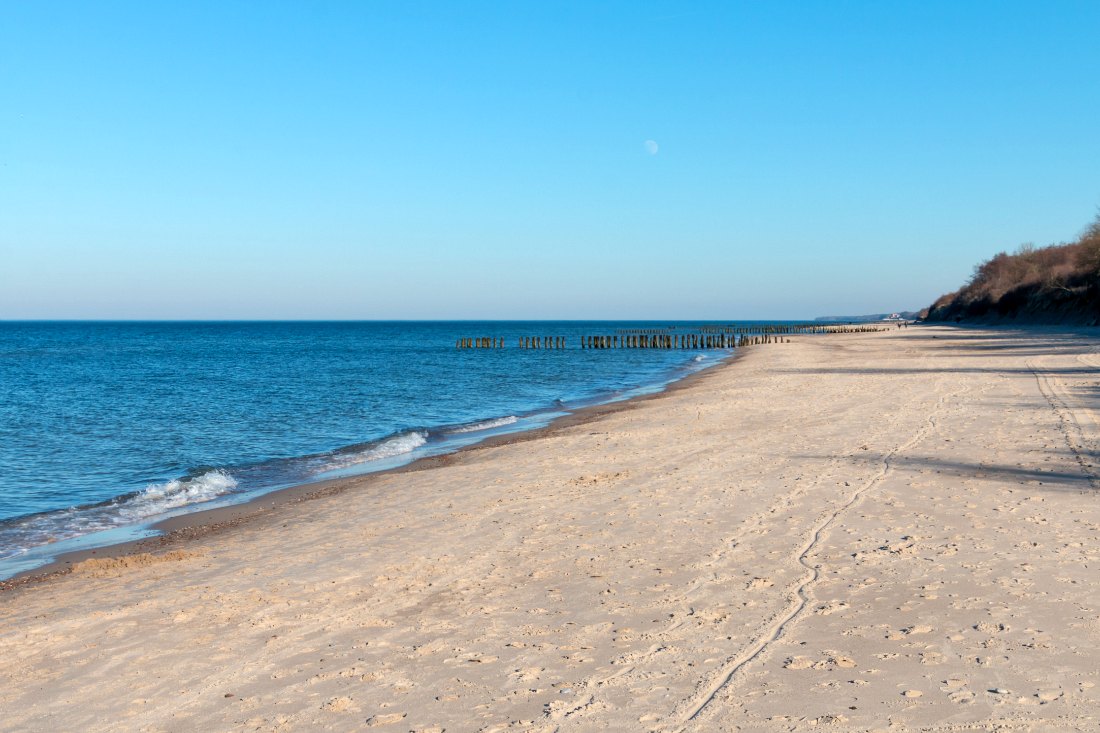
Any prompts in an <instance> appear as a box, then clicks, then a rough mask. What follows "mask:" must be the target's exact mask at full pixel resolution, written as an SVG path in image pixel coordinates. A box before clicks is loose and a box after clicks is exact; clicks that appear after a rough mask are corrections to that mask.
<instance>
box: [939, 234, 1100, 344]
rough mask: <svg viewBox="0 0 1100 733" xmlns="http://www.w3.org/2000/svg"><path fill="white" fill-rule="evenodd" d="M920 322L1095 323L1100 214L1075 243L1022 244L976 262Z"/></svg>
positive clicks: (1099, 300)
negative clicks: (959, 285) (967, 278)
mask: <svg viewBox="0 0 1100 733" xmlns="http://www.w3.org/2000/svg"><path fill="white" fill-rule="evenodd" d="M925 320H927V321H948V322H950V321H954V322H964V321H965V322H975V323H998V322H1006V321H1015V322H1021V323H1051V324H1063V323H1064V324H1078V325H1088V326H1095V325H1100V216H1097V218H1096V219H1095V220H1094V221H1093V222H1092V224H1090V225H1089V226H1088V228H1087V229H1085V231H1084V233H1083V234H1082V235H1081V237H1080V238H1079V239H1078V240H1077V241H1075V242H1071V243H1068V244H1055V245H1050V246H1048V247H1038V248H1037V247H1034V246H1031V245H1024V246H1022V247H1020V248H1019V249H1017V250H1016V252H1014V253H1012V254H1007V253H1005V252H1001V253H999V254H997V255H995V256H994V257H992V258H990V259H989V260H987V261H985V262H983V263H981V264H980V265H978V266H977V267H975V268H974V274H973V276H971V278H970V281H969V282H968V283H967V284H966V285H964V286H963V287H962V288H961V289H959V290H957V291H955V292H953V293H948V294H946V295H943V296H940V298H939V299H938V300H936V302H935V303H933V304H932V305H931V306H930V307H929V309H928V315H927V317H926V319H925Z"/></svg>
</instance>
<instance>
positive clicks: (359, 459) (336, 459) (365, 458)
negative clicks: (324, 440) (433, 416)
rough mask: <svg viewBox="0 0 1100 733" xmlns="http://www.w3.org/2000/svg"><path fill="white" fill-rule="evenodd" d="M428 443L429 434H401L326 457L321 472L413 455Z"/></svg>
mask: <svg viewBox="0 0 1100 733" xmlns="http://www.w3.org/2000/svg"><path fill="white" fill-rule="evenodd" d="M427 442H428V434H427V433H426V432H424V431H421V430H414V431H412V432H408V433H401V434H400V435H395V436H393V437H392V438H387V439H386V440H383V441H382V442H380V443H376V444H374V445H372V446H370V447H369V448H365V449H363V450H356V451H347V452H342V453H337V454H334V455H330V456H326V460H325V461H324V463H323V464H322V466H321V472H322V473H323V472H325V471H335V470H338V469H341V468H348V467H350V466H356V465H359V464H360V463H367V462H369V461H378V460H381V459H383V458H393V457H395V456H400V455H404V454H406V453H412V452H413V451H414V450H416V449H417V448H419V447H420V446H422V445H424V444H425V443H427Z"/></svg>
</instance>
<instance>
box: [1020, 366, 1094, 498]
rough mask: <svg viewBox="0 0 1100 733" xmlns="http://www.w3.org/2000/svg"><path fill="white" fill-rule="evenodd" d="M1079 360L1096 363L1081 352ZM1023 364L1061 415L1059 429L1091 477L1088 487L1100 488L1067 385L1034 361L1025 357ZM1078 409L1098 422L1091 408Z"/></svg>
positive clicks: (1051, 405)
mask: <svg viewBox="0 0 1100 733" xmlns="http://www.w3.org/2000/svg"><path fill="white" fill-rule="evenodd" d="M1077 360H1078V361H1079V362H1081V363H1083V364H1086V365H1088V366H1092V367H1095V366H1096V365H1095V364H1092V363H1091V362H1089V361H1088V360H1087V359H1084V358H1083V356H1078V357H1077ZM1024 364H1025V365H1026V366H1027V368H1028V369H1030V370H1031V373H1032V375H1034V377H1035V385H1036V386H1037V387H1038V388H1039V393H1040V394H1042V395H1043V398H1044V399H1045V400H1046V401H1047V404H1048V405H1050V409H1051V410H1053V411H1054V414H1055V416H1056V417H1057V418H1058V429H1059V430H1060V431H1061V433H1062V437H1063V438H1064V439H1065V441H1066V447H1067V448H1069V452H1070V454H1071V455H1072V456H1073V459H1074V460H1075V461H1076V462H1077V465H1078V467H1079V468H1080V469H1081V473H1082V474H1084V476H1085V479H1086V480H1087V481H1088V483H1089V488H1091V489H1094V490H1095V489H1097V488H1100V482H1098V481H1097V476H1096V472H1095V471H1094V470H1093V466H1094V465H1095V458H1096V456H1095V454H1094V452H1093V451H1090V450H1089V449H1088V448H1087V447H1086V440H1085V431H1084V429H1083V428H1082V427H1081V422H1080V420H1079V419H1078V417H1077V412H1076V411H1075V410H1074V409H1073V408H1072V407H1070V399H1069V395H1068V393H1067V391H1066V389H1065V385H1063V384H1062V382H1061V381H1060V380H1059V379H1058V378H1057V377H1055V376H1054V375H1053V374H1051V373H1049V372H1047V371H1044V370H1043V369H1042V367H1041V366H1036V364H1035V362H1033V361H1026V362H1024ZM1079 409H1080V410H1082V411H1083V412H1084V413H1085V416H1086V417H1087V418H1088V419H1089V421H1090V422H1092V423H1093V424H1095V419H1094V418H1093V417H1092V415H1091V410H1089V409H1088V408H1085V407H1081V408H1079Z"/></svg>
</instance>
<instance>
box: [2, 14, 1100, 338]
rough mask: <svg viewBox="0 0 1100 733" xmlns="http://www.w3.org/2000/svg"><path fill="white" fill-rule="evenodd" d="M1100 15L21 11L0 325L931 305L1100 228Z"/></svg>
mask: <svg viewBox="0 0 1100 733" xmlns="http://www.w3.org/2000/svg"><path fill="white" fill-rule="evenodd" d="M1098 37H1100V3H1097V2H1091V1H1090V2H1033V3H1032V2H1027V3H1025V2H1012V1H1011V0H1002V1H999V2H977V1H974V2H957V1H952V2H912V3H900V2H898V3H894V2H889V3H883V2H865V3H864V2H843V1H841V0H837V1H834V2H795V3H785V2H751V3H750V2H728V1H725V2H715V3H706V2H700V3H690V4H689V3H684V2H668V3H661V2H645V3H638V2H598V1H595V0H588V1H585V2H572V3H567V2H543V3H535V2H486V3H478V2H462V3H454V2H438V3H434V2H415V1H413V0H403V1H400V2H381V1H379V2H346V3H345V2H335V1H331V0H330V1H327V2H263V3H257V2H232V1H227V0H218V1H217V2H197V1H192V2H187V3H149V2H133V3H125V2H109V1H108V0H102V1H99V2H95V3H88V2H71V3H70V2H50V1H49V0H45V1H43V2H8V3H3V4H2V5H0V319H37V318H45V319H54V318H65V319H69V318H74V319H84V318H87V319H284V318H285V319H329V318H333V319H467V318H475V319H477V318H489V319H527V318H533V319H588V318H627V319H714V320H732V319H739V318H744V319H747V318H777V319H779V318H783V319H787V318H790V319H796V318H809V317H815V316H822V315H849V314H861V313H877V312H883V311H892V310H898V309H910V308H912V309H916V308H920V307H923V306H926V305H928V304H929V303H930V302H931V301H932V300H933V299H935V298H936V297H937V296H939V295H940V294H942V293H944V292H947V291H950V290H953V289H955V288H957V287H959V286H960V285H962V284H963V282H964V281H965V280H966V278H967V277H968V276H969V275H970V273H971V271H972V269H973V266H974V265H975V264H976V263H978V262H979V261H981V260H983V259H986V258H988V257H990V256H992V255H993V254H995V253H996V252H998V251H1001V250H1006V249H1007V250H1011V249H1014V248H1015V247H1016V246H1018V245H1019V244H1021V243H1024V242H1034V243H1036V244H1040V245H1041V244H1048V243H1052V242H1057V241H1066V240H1071V239H1073V238H1074V237H1076V236H1077V234H1079V233H1080V231H1081V230H1082V229H1083V228H1084V226H1085V225H1086V224H1087V223H1088V222H1089V221H1091V220H1092V219H1093V217H1094V216H1096V214H1097V207H1098V206H1100V134H1098V130H1100V122H1098V120H1100V93H1098V86H1097V85H1098V81H1097V80H1098V79H1100V44H1098V43H1097V41H1096V39H1097V38H1098Z"/></svg>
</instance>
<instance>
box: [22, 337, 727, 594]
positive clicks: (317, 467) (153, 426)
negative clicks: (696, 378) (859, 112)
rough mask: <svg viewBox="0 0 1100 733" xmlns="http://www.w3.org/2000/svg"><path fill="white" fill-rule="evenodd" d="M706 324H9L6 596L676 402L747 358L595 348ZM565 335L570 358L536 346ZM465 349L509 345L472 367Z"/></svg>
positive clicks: (476, 354)
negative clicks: (341, 491) (194, 518)
mask: <svg viewBox="0 0 1100 733" xmlns="http://www.w3.org/2000/svg"><path fill="white" fill-rule="evenodd" d="M723 323H725V322H723ZM743 323H745V322H743ZM706 325H715V324H713V323H709V324H708V323H701V322H653V321H646V322H633V321H629V322H628V321H604V322H592V321H587V322H575V321H572V322H564V321H563V322H550V321H537V322H504V321H484V322H473V321H445V322H420V321H417V322H375V321H372V322H279V323H276V322H0V579H3V578H9V577H11V576H13V575H16V574H19V573H21V572H25V571H28V570H32V569H34V568H36V567H40V566H42V565H44V564H46V563H48V562H50V561H51V560H52V559H54V558H55V557H56V556H57V555H59V554H61V553H63V552H69V551H73V550H81V549H89V548H94V547H100V546H105V545H108V544H114V543H118V542H123V541H128V540H133V539H139V538H142V537H149V536H152V535H155V534H156V533H157V530H156V528H155V527H154V526H153V525H154V524H155V523H156V522H158V521H160V520H162V519H165V518H167V517H169V516H174V515H177V514H181V513H185V512H192V511H196V510H199V509H207V508H212V507H218V506H225V505H227V504H232V503H238V502H243V501H247V500H250V499H253V498H255V497H257V496H261V495H262V494H264V493H266V492H270V491H273V490H276V489H280V488H284V487H288V486H292V485H296V484H301V483H306V482H311V481H317V480H322V479H329V478H336V477H342V476H351V475H355V474H361V473H367V472H371V471H378V470H382V469H388V468H393V467H397V466H401V465H403V464H406V463H408V462H410V461H413V460H416V459H418V458H421V457H424V456H431V455H437V454H440V453H446V452H449V451H454V450H457V449H459V448H461V447H463V446H467V445H471V444H473V443H476V442H478V441H481V440H484V439H485V438H486V437H489V436H494V435H500V434H502V433H509V432H515V431H521V430H529V429H532V428H536V427H541V426H544V425H546V424H548V423H549V422H551V421H552V420H553V419H554V418H556V417H559V416H561V415H564V414H567V413H568V412H569V411H571V410H575V409H577V408H580V407H584V406H588V405H594V404H600V403H606V402H613V401H616V400H623V399H628V398H630V397H633V396H636V395H642V394H646V393H650V392H654V391H659V390H661V389H663V388H665V387H666V386H667V385H668V384H669V383H671V382H673V381H675V380H677V379H681V378H683V377H685V376H687V375H689V374H692V373H694V372H697V371H699V370H701V369H705V368H707V367H709V366H711V365H714V364H716V363H719V362H720V361H721V360H722V359H723V358H726V357H728V356H729V355H730V354H731V350H729V349H712V350H705V349H672V350H665V349H584V348H581V343H580V339H581V337H582V336H587V335H616V334H618V333H621V332H625V331H633V330H638V329H666V330H668V331H670V332H672V333H697V332H698V329H699V328H700V327H701V326H706ZM547 336H550V337H564V338H565V344H566V347H565V348H563V349H547V348H541V349H524V348H520V347H519V346H518V344H519V341H520V339H521V338H533V337H539V338H545V337H547ZM462 338H487V339H496V340H497V341H496V342H495V343H497V344H500V343H503V344H504V345H503V347H501V348H478V349H474V348H466V349H459V348H456V343H457V341H458V340H459V339H462Z"/></svg>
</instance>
